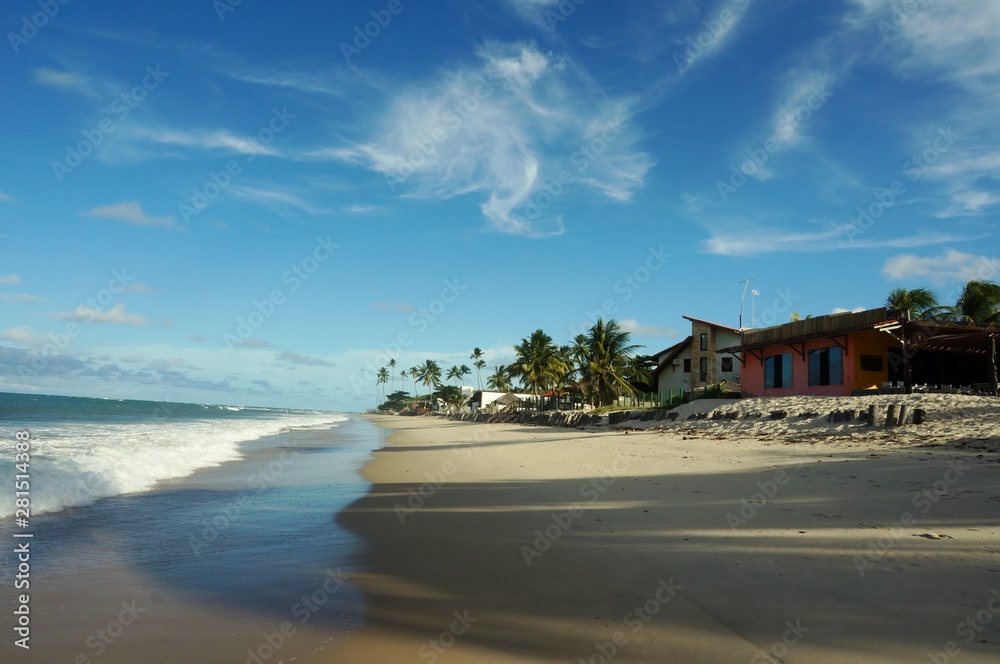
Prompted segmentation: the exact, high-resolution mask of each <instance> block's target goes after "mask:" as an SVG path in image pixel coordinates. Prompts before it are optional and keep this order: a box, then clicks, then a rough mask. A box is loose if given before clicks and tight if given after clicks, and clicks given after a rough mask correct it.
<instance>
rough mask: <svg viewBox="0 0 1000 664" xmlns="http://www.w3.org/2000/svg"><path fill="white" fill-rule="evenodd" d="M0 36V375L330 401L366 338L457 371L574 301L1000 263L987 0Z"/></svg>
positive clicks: (128, 393)
mask: <svg viewBox="0 0 1000 664" xmlns="http://www.w3.org/2000/svg"><path fill="white" fill-rule="evenodd" d="M0 29H2V32H3V34H4V35H5V37H4V40H3V41H4V43H3V44H0V51H2V52H0V86H2V89H3V90H4V93H3V97H4V102H3V103H2V104H0V132H2V135H3V144H2V145H3V149H2V150H0V391H10V392H37V393H46V394H66V395H77V396H99V397H109V398H134V399H150V400H156V401H192V402H201V403H225V404H245V405H264V406H279V407H293V408H319V409H336V410H345V411H358V410H363V409H365V408H369V407H372V406H374V405H375V382H374V376H375V371H376V370H377V369H378V368H379V367H381V366H384V365H385V364H386V363H387V362H388V360H389V359H390V358H393V359H395V360H396V362H397V369H396V371H398V370H399V369H408V368H409V367H411V366H414V365H416V364H418V363H420V362H422V361H423V360H425V359H434V360H437V361H438V362H440V363H441V364H442V365H444V366H445V367H447V366H449V365H452V364H454V363H460V364H461V363H464V364H467V365H469V366H471V365H472V362H471V360H470V359H469V355H470V353H471V351H472V349H473V348H474V347H479V348H481V349H482V350H483V352H484V353H485V359H486V361H487V363H488V370H487V373H488V372H489V371H491V370H492V368H493V367H494V366H495V365H497V364H506V363H509V362H510V361H511V360H512V358H513V346H514V345H515V344H517V343H518V342H519V341H520V339H521V338H523V337H525V336H527V335H529V334H530V333H531V332H532V331H534V330H535V329H539V328H541V329H544V330H545V331H546V332H548V333H549V334H550V335H551V336H552V337H553V338H554V339H555V341H556V342H557V343H567V342H569V340H570V339H572V337H573V336H574V335H575V334H577V333H579V332H581V331H583V330H585V329H586V328H587V327H589V325H590V324H592V322H593V321H595V320H596V319H597V318H598V317H604V318H606V319H607V318H614V319H616V320H617V321H619V322H620V324H621V325H622V326H623V327H624V328H625V329H626V330H628V331H630V332H631V333H632V335H633V339H634V341H635V342H636V343H639V344H642V345H643V346H644V347H645V349H646V350H647V351H648V352H650V353H654V352H657V351H659V350H662V349H663V348H666V347H668V346H670V345H672V344H673V343H676V342H677V341H679V340H681V339H683V338H684V337H685V336H686V335H687V334H688V333H689V332H690V324H689V323H687V322H686V321H685V320H684V319H683V318H682V316H683V315H689V316H695V317H698V318H703V319H708V320H712V321H715V322H718V323H721V324H725V325H730V326H734V327H735V326H737V325H739V323H740V311H741V306H742V308H743V324H744V326H747V327H749V326H751V325H753V326H756V327H763V326H766V325H773V324H778V323H782V322H785V321H787V320H788V317H789V316H790V315H791V313H792V312H798V313H799V314H800V315H803V316H804V315H807V314H812V315H823V314H829V313H833V312H836V311H845V310H854V309H859V308H860V309H864V308H873V307H877V306H881V305H882V304H883V302H884V300H885V297H886V294H887V293H888V291H889V290H890V289H892V288H895V287H906V288H915V287H929V288H932V289H934V291H935V292H936V293H937V295H938V297H939V299H941V300H942V301H943V302H953V301H954V300H955V299H956V296H957V293H958V289H960V287H961V285H962V284H963V283H964V282H965V281H967V280H969V279H989V280H993V281H996V280H998V278H1000V274H998V273H1000V262H998V253H1000V252H998V245H1000V243H998V239H997V234H996V228H997V221H998V219H1000V186H998V183H1000V124H998V123H997V121H996V119H997V108H1000V40H998V39H997V38H996V35H998V34H1000V3H997V2H995V1H994V0H950V1H949V2H938V1H932V0H907V1H891V0H831V1H830V2H822V3H820V2H793V1H791V0H777V1H769V2H763V1H761V0H725V1H722V2H696V1H694V0H669V1H656V0H649V1H645V2H634V3H611V2H603V1H601V0H563V1H562V2H559V1H558V0H494V1H492V2H484V1H476V0H461V1H459V0H441V1H439V2H430V1H429V0H376V1H373V2H351V3H320V2H304V3H291V4H289V3H265V2H262V1H261V0H242V1H237V0H216V1H215V2H212V1H210V0H199V1H197V2H196V1H193V0H177V1H176V2H172V3H135V2H123V1H118V0H114V1H105V2H87V3H84V2H80V1H75V2H74V1H72V0H34V1H31V2H29V1H20V0H17V1H11V2H7V3H5V5H4V11H3V19H2V24H0ZM747 279H752V281H750V282H749V285H750V290H749V291H747V294H746V297H745V300H743V293H744V286H745V283H746V282H745V280H747ZM754 292H757V293H759V294H757V295H753V293H754ZM394 374H395V372H394ZM400 380H401V379H400V378H399V377H398V375H394V377H393V384H392V387H395V388H397V389H398V387H399V385H400ZM483 380H485V375H484V376H483ZM406 381H407V382H406V384H407V386H409V385H410V382H409V379H406ZM476 382H477V378H476V376H475V374H473V375H472V376H471V377H469V378H467V379H466V383H467V384H473V385H474V384H476ZM411 389H412V388H411Z"/></svg>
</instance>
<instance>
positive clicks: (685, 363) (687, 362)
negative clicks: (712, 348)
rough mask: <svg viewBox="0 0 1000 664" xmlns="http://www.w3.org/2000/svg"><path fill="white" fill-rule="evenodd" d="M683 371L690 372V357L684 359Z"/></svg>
mask: <svg viewBox="0 0 1000 664" xmlns="http://www.w3.org/2000/svg"><path fill="white" fill-rule="evenodd" d="M684 373H691V358H690V357H689V358H687V359H686V360H684Z"/></svg>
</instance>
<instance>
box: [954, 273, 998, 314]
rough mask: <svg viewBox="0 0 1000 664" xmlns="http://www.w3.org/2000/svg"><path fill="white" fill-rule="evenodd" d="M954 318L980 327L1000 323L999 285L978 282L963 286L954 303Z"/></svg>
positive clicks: (990, 282) (989, 282)
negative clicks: (969, 321)
mask: <svg viewBox="0 0 1000 664" xmlns="http://www.w3.org/2000/svg"><path fill="white" fill-rule="evenodd" d="M955 318H958V319H960V320H971V321H973V322H975V323H979V324H980V325H989V324H990V323H1000V285H997V284H995V283H993V282H992V281H979V280H973V281H970V282H968V283H967V284H965V286H964V287H963V288H962V293H961V295H959V296H958V302H956V303H955Z"/></svg>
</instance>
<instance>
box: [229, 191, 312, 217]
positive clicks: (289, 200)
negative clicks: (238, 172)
mask: <svg viewBox="0 0 1000 664" xmlns="http://www.w3.org/2000/svg"><path fill="white" fill-rule="evenodd" d="M228 191H229V193H230V194H232V195H233V196H235V197H236V198H240V199H242V200H246V201H250V202H253V203H259V204H262V205H267V206H269V207H294V208H298V209H300V210H302V211H303V212H307V213H309V214H325V213H326V212H327V211H326V210H323V209H322V208H318V207H315V206H313V205H312V204H310V203H308V202H306V201H305V200H303V199H302V198H300V197H299V196H296V195H295V194H292V193H290V192H287V191H278V190H276V189H265V188H262V187H248V186H243V185H232V186H230V187H229V189H228Z"/></svg>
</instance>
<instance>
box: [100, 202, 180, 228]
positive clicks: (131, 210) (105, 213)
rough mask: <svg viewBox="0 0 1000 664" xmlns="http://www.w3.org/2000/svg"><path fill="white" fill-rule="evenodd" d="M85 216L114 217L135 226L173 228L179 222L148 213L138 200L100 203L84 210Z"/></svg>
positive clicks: (172, 218)
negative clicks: (107, 203) (109, 203)
mask: <svg viewBox="0 0 1000 664" xmlns="http://www.w3.org/2000/svg"><path fill="white" fill-rule="evenodd" d="M83 216H85V217H95V218H97V219H113V220H115V221H123V222H125V223H127V224H131V225H133V226H148V227H155V226H164V227H167V228H172V227H175V226H176V224H177V220H176V219H175V218H174V217H154V216H152V215H149V214H146V212H145V211H144V210H143V209H142V206H141V205H140V204H139V203H138V202H137V201H124V202H121V203H115V204H113V205H99V206H97V207H95V208H91V209H89V210H86V211H85V212H83Z"/></svg>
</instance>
